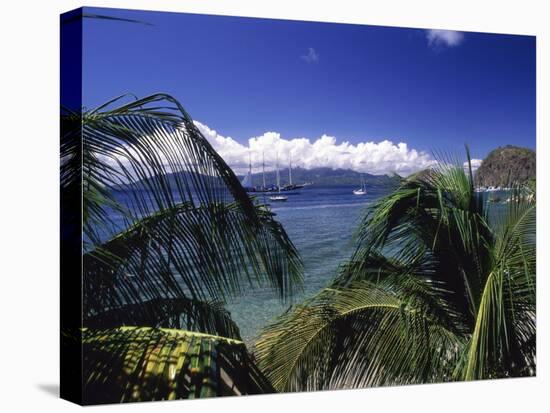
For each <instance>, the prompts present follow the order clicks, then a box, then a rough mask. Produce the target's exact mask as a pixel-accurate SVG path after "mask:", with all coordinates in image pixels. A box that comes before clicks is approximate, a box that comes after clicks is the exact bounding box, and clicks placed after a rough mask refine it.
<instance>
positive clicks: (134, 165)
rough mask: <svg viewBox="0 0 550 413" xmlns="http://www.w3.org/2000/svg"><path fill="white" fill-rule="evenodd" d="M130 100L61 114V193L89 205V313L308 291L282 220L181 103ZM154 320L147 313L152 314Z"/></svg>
mask: <svg viewBox="0 0 550 413" xmlns="http://www.w3.org/2000/svg"><path fill="white" fill-rule="evenodd" d="M124 98H125V97H124V96H123V97H120V98H117V99H114V100H112V101H110V102H108V103H106V104H105V105H101V106H100V107H98V108H96V109H93V110H89V111H86V112H84V113H81V114H78V113H73V112H70V111H66V112H65V113H64V114H63V116H62V145H61V158H62V173H61V185H62V188H64V190H67V192H71V193H74V196H75V197H78V196H81V197H82V205H83V216H82V218H83V221H84V222H83V233H84V239H83V241H84V264H85V265H84V268H85V271H86V273H85V280H84V283H85V288H84V295H85V297H84V299H85V304H86V305H85V308H86V310H87V311H88V312H89V315H94V314H99V313H100V312H101V311H111V310H113V309H116V308H121V307H122V306H127V305H134V307H136V306H135V305H137V304H139V303H140V302H147V301H151V300H156V299H174V298H191V299H194V300H203V301H223V300H225V299H226V298H227V297H231V296H235V295H237V294H239V293H240V292H241V291H242V290H243V288H248V287H250V286H252V287H254V286H256V285H269V286H272V287H273V288H274V289H275V290H276V291H277V292H278V294H279V296H280V297H281V299H282V300H285V299H288V298H290V297H291V296H292V295H293V293H294V291H295V290H296V289H299V288H301V282H302V277H301V271H302V267H301V260H300V257H299V255H298V253H297V251H296V249H295V247H294V245H293V244H292V242H291V241H290V239H289V238H288V236H287V235H286V233H285V231H284V229H283V228H282V226H281V225H280V224H279V223H278V222H276V221H275V219H274V215H273V214H272V213H270V212H268V211H266V210H265V209H264V208H261V207H259V206H256V205H254V204H253V202H252V201H251V199H250V198H249V197H248V196H247V194H246V192H245V190H244V189H243V188H242V186H241V185H240V183H239V181H238V179H237V177H236V176H235V174H234V173H233V171H232V170H231V169H230V168H229V167H228V166H227V164H226V163H225V162H224V161H223V159H222V158H221V157H220V156H219V155H218V154H217V153H216V151H214V149H213V148H212V146H211V145H210V144H209V142H208V141H207V140H206V139H205V138H204V136H202V134H201V133H200V132H199V130H198V129H197V128H196V127H195V125H194V123H193V121H192V119H191V118H190V116H189V115H188V114H187V113H186V112H185V110H184V109H183V107H182V106H181V105H180V104H179V102H178V101H176V100H175V99H174V98H173V97H171V96H168V95H164V94H157V95H152V96H149V97H146V98H143V99H136V100H132V101H131V102H129V103H125V104H121V105H120V106H118V107H114V106H115V105H117V104H119V102H120V101H121V100H122V99H124ZM144 316H146V314H144Z"/></svg>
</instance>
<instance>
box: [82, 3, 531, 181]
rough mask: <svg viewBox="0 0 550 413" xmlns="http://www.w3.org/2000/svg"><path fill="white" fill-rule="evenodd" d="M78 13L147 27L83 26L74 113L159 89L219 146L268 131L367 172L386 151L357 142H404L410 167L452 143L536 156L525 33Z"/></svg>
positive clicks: (477, 150)
mask: <svg viewBox="0 0 550 413" xmlns="http://www.w3.org/2000/svg"><path fill="white" fill-rule="evenodd" d="M87 11H88V12H89V13H97V14H101V15H110V16H116V17H123V18H129V19H137V20H141V21H145V22H148V23H150V25H145V24H137V23H129V22H122V21H112V20H100V19H85V23H84V60H83V62H84V64H83V66H84V85H83V90H84V105H85V106H87V107H93V106H95V105H99V104H101V103H103V102H104V101H106V100H108V99H110V98H112V97H114V96H117V95H120V94H123V93H128V92H131V93H133V94H136V95H138V96H144V95H147V94H150V93H155V92H167V93H170V94H172V95H174V96H175V97H176V98H177V99H178V100H180V101H181V102H182V104H183V105H184V107H185V108H186V109H187V110H188V112H189V113H190V114H191V116H192V117H193V119H195V120H197V121H198V122H200V123H201V125H202V126H204V129H203V130H204V131H205V133H206V134H208V133H210V135H211V136H210V138H211V139H213V140H214V141H215V142H217V143H218V147H219V148H222V147H223V145H225V144H227V143H228V142H226V141H227V137H229V136H230V137H231V138H232V140H231V142H230V143H234V142H237V143H240V144H243V145H245V146H248V142H249V139H250V138H252V137H262V136H263V137H264V138H265V134H266V132H270V131H271V132H276V134H277V136H275V137H274V136H272V135H270V138H269V139H267V138H266V139H267V140H266V139H264V140H265V141H266V142H271V143H273V142H274V140H275V141H276V140H282V141H284V142H283V144H286V145H287V147H288V148H290V147H291V146H292V145H290V144H288V142H291V141H292V139H294V138H307V139H309V140H310V143H311V145H310V146H309V148H310V149H308V150H315V145H314V144H315V142H317V141H318V140H319V139H320V138H321V137H322V136H323V135H325V136H326V137H327V138H328V137H330V139H332V141H331V142H332V146H330V145H329V146H328V148H330V147H332V148H337V149H336V150H340V149H341V150H342V151H344V152H346V153H358V152H360V151H363V152H365V151H366V152H365V153H366V154H370V155H369V156H371V158H372V159H375V160H378V161H380V162H381V161H383V160H384V159H385V160H387V159H386V158H387V157H386V158H385V155H384V153H385V152H381V153H378V152H376V154H375V153H373V152H368V151H369V150H370V149H368V150H367V149H365V148H366V147H365V146H364V145H363V146H361V147H359V146H358V145H361V143H364V144H365V145H366V143H367V142H371V143H374V144H378V143H380V142H383V141H391V142H392V143H393V144H394V152H396V151H397V152H399V151H400V150H401V152H403V147H398V146H397V144H398V143H399V142H402V143H405V144H406V149H405V150H406V151H411V150H415V151H418V153H417V158H415V157H414V156H413V157H412V158H411V157H409V158H406V162H409V163H414V162H416V161H415V160H416V159H422V153H423V152H427V153H430V152H431V151H433V150H443V151H448V152H453V153H462V152H463V145H464V143H468V144H469V145H470V147H471V149H472V154H473V156H474V157H475V158H483V157H484V156H485V155H486V154H487V153H488V152H489V151H490V150H492V149H494V148H496V147H498V146H500V145H505V144H515V145H520V146H527V147H530V148H534V147H535V38H534V37H530V36H514V35H502V34H498V35H496V34H482V33H469V32H467V33H456V32H445V31H441V32H437V31H428V30H423V29H404V28H389V27H378V26H360V25H344V24H331V23H312V22H298V21H285V20H269V19H252V18H236V17H221V16H203V15H189V14H180V13H158V12H144V11H123V10H115V9H87ZM213 130H215V131H216V132H215V133H214V132H213ZM325 141H326V139H325ZM300 142H302V141H300ZM344 142H347V143H348V146H345V147H341V146H339V145H341V144H342V143H344ZM253 143H254V142H253ZM255 143H256V144H259V142H258V140H256V141H255ZM264 143H265V142H264ZM302 143H303V142H302ZM289 145H290V146H289ZM214 146H215V147H216V145H214ZM321 146H323V145H321ZM283 148H284V145H283ZM312 148H313V149H312ZM338 148H340V149H338ZM361 148H363V149H361ZM395 148H397V149H395ZM371 149H372V148H371ZM220 150H221V151H222V152H223V148H222V149H220ZM289 150H290V149H289ZM380 150H382V149H380ZM289 153H290V152H289ZM292 153H293V157H294V155H295V154H297V155H298V157H300V152H299V151H297V152H296V151H294V150H293V149H292ZM222 156H223V154H222ZM321 158H322V157H320V155H319V156H317V158H316V159H317V162H320V161H319V159H321ZM371 158H369V159H371ZM346 159H348V158H345V157H344V158H342V159H340V160H339V161H338V162H337V166H338V165H344V166H345V162H346ZM350 159H351V158H350ZM388 159H390V160H391V159H393V158H391V156H390V157H389V158H388ZM368 162H370V160H369V161H367V163H368ZM373 162H374V161H373ZM308 165H309V166H315V165H316V164H315V165H314V163H312V164H304V166H308ZM369 168H370V167H369ZM371 169H372V168H370V169H369V170H371ZM375 169H376V168H375ZM386 169H387V168H386ZM383 170H384V168H379V171H383ZM372 171H374V172H376V171H375V170H374V169H372Z"/></svg>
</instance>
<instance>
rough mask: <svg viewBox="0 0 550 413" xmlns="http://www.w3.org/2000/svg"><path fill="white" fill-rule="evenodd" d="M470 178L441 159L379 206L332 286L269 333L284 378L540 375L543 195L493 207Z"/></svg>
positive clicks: (296, 384) (271, 362)
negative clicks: (539, 216) (539, 206)
mask: <svg viewBox="0 0 550 413" xmlns="http://www.w3.org/2000/svg"><path fill="white" fill-rule="evenodd" d="M467 155H468V159H469V154H468V153H467ZM472 182H473V174H472V171H471V167H470V168H469V171H468V172H467V173H465V171H464V169H463V167H462V164H461V163H460V162H458V161H456V160H455V161H452V160H451V161H445V162H443V161H441V162H440V163H439V165H438V166H437V167H436V168H434V169H433V170H431V171H429V172H427V173H423V174H418V175H416V176H414V177H411V178H409V179H408V180H404V181H403V182H402V185H401V186H400V187H399V188H398V189H397V190H396V191H394V192H393V193H391V194H389V195H387V196H385V197H383V198H381V199H380V200H378V201H376V202H375V203H374V204H373V205H372V206H371V207H370V208H369V210H368V211H367V213H366V215H365V217H364V219H363V221H362V223H361V225H360V227H359V229H358V231H357V249H356V251H355V253H354V254H353V256H352V257H351V259H350V260H349V262H347V263H345V264H344V265H342V266H341V268H340V270H339V273H338V275H337V277H336V278H335V280H334V282H333V285H332V286H331V287H329V288H326V289H324V290H322V291H321V292H320V293H319V294H317V295H316V296H315V297H313V298H312V299H310V300H308V301H307V302H305V303H304V304H303V305H301V306H297V307H295V308H294V309H291V310H290V311H289V312H288V313H286V314H285V315H283V316H282V317H281V318H280V319H278V320H277V321H276V322H275V323H273V324H272V325H271V326H269V327H268V328H267V329H265V331H264V332H263V333H262V335H261V336H260V339H259V341H258V342H257V344H256V352H257V354H258V359H259V365H260V366H261V368H262V369H263V371H265V372H266V375H267V376H268V377H269V379H270V380H271V381H272V383H273V385H274V386H275V388H277V389H278V390H281V391H291V390H312V389H328V388H347V387H364V386H372V385H388V384H407V383H426V382H439V381H450V380H462V379H483V378H497V377H515V376H528V375H533V374H534V372H535V368H536V357H535V341H536V334H535V325H536V313H535V274H536V268H535V267H536V265H535V263H536V261H535V260H536V251H535V215H536V214H535V205H534V199H535V197H534V194H533V193H532V192H531V190H526V189H525V188H520V189H518V190H517V191H515V192H513V193H512V196H511V198H510V200H509V204H508V210H507V211H504V212H502V211H499V210H492V209H489V208H487V207H486V205H485V203H484V201H483V198H482V197H481V196H480V195H477V194H476V193H475V191H474V188H473V184H472Z"/></svg>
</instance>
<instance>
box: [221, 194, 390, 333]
mask: <svg viewBox="0 0 550 413" xmlns="http://www.w3.org/2000/svg"><path fill="white" fill-rule="evenodd" d="M353 189H356V187H355V186H338V187H318V186H315V185H313V186H310V187H307V188H305V189H302V190H300V191H299V194H297V195H288V201H286V202H273V203H271V209H272V211H273V212H275V213H276V214H277V215H276V219H277V220H278V221H279V222H281V223H282V224H283V226H284V228H285V230H286V232H287V234H288V235H289V236H290V238H291V240H292V241H293V242H294V244H295V246H296V248H297V249H298V251H299V253H300V255H301V256H302V260H303V263H304V291H303V293H302V294H299V295H297V296H295V297H294V301H295V302H300V301H302V300H303V299H304V298H305V297H309V296H311V295H313V294H315V293H316V292H317V291H319V289H321V288H323V287H324V286H326V285H327V283H328V282H329V281H330V280H331V279H333V278H334V277H335V275H336V272H337V269H338V266H339V265H340V264H341V263H342V262H343V261H344V260H345V259H347V258H349V257H350V255H351V253H352V252H353V233H354V231H355V230H356V228H357V224H358V222H359V220H360V218H361V217H362V214H363V213H364V210H365V207H366V206H367V205H369V203H371V202H372V201H373V200H374V199H376V198H379V197H380V196H382V195H385V194H387V193H388V192H389V189H387V188H385V189H377V188H367V191H368V194H367V195H363V196H359V195H354V194H353V192H352V191H353ZM258 198H259V200H260V201H262V200H263V196H262V195H260V196H259V197H258ZM265 200H266V202H268V203H269V198H268V197H267V196H266V198H265ZM287 307H288V304H287V305H284V304H283V303H281V301H280V300H279V299H278V298H277V296H276V294H275V293H274V292H273V291H272V290H271V289H269V288H263V289H254V290H250V291H248V292H247V293H245V294H244V295H243V296H241V297H239V298H238V299H236V300H235V301H233V302H231V303H229V304H228V305H227V309H228V310H229V311H230V312H231V315H232V317H233V319H234V320H235V321H236V322H237V324H238V325H239V327H240V329H241V334H242V336H243V338H244V339H245V340H246V341H251V340H253V338H254V337H255V336H257V334H258V333H259V332H260V330H261V328H262V327H263V326H265V325H266V324H268V323H269V322H270V321H271V320H273V319H274V318H275V317H276V316H277V315H279V314H281V313H282V312H283V311H284V310H285V309H286V308H287Z"/></svg>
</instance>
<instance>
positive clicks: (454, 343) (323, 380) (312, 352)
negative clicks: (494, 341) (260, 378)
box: [256, 275, 463, 391]
mask: <svg viewBox="0 0 550 413" xmlns="http://www.w3.org/2000/svg"><path fill="white" fill-rule="evenodd" d="M400 279H401V283H400V284H399V285H400V286H401V287H398V288H396V285H398V284H396V283H395V282H389V281H388V280H386V282H383V283H378V284H373V283H370V282H366V281H362V282H357V283H354V284H352V285H351V286H348V287H345V288H340V287H337V288H327V289H325V290H322V291H321V293H319V294H318V295H317V296H315V297H314V298H313V299H311V301H309V302H307V303H306V304H305V305H301V306H298V307H297V308H296V309H295V310H293V311H291V312H289V313H288V314H286V315H284V316H282V317H281V318H280V319H279V320H277V322H275V323H274V324H272V325H271V326H269V327H268V328H267V329H266V330H265V331H264V332H263V333H262V335H261V336H260V339H259V340H258V341H257V343H256V354H257V356H258V363H259V366H260V368H261V369H262V371H264V372H266V375H267V377H268V378H269V379H270V380H271V383H272V384H273V386H274V387H275V388H276V389H277V390H279V391H298V390H318V389H336V388H340V389H341V388H357V387H365V386H378V385H390V384H407V383H415V382H419V381H420V382H425V381H442V380H450V379H451V377H452V376H451V373H452V368H453V366H454V359H455V358H456V357H458V355H459V354H460V350H461V348H462V346H463V339H462V338H461V336H460V334H459V333H458V332H457V331H456V328H455V326H453V324H452V321H451V320H452V319H453V318H454V316H453V315H452V312H451V311H449V313H448V314H446V315H445V317H440V315H439V314H438V313H437V311H434V307H433V305H432V304H433V301H434V300H435V301H437V302H440V299H439V298H438V292H437V288H433V286H430V285H428V284H426V283H419V282H418V280H414V279H412V278H409V277H407V276H405V275H403V276H402V277H400ZM403 279H407V280H408V281H409V283H408V282H404V281H403ZM420 284H422V285H420ZM427 296H430V297H431V298H430V300H426V297H427ZM430 301H432V303H430Z"/></svg>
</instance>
